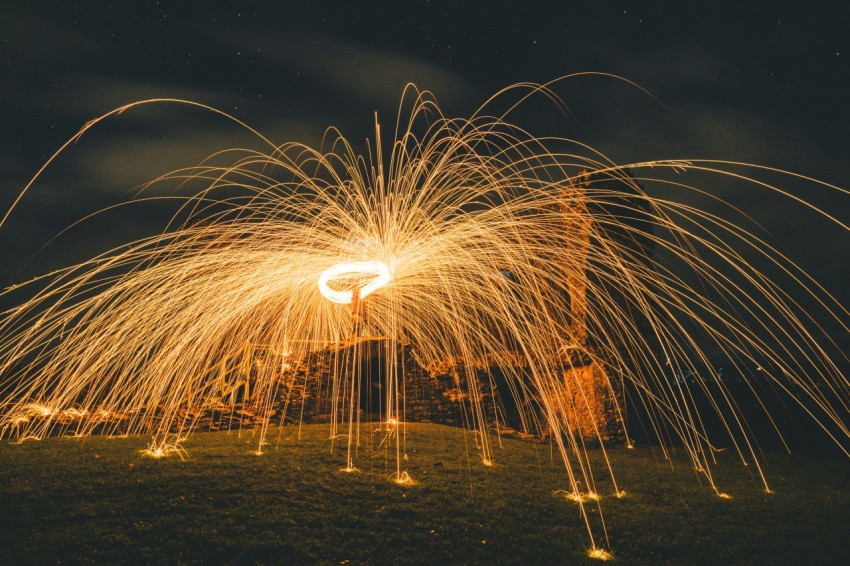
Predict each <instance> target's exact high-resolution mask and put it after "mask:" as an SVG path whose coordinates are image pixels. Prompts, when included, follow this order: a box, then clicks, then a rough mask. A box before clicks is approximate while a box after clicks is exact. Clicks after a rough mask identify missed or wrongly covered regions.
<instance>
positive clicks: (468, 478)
mask: <svg viewBox="0 0 850 566" xmlns="http://www.w3.org/2000/svg"><path fill="white" fill-rule="evenodd" d="M299 431H300V439H299ZM328 434H329V433H328V427H327V426H326V425H310V426H306V425H305V426H304V427H302V428H300V429H299V427H297V426H291V427H284V428H280V429H277V428H273V429H272V430H271V432H270V434H269V438H270V440H271V445H270V446H268V447H267V448H266V453H265V454H264V455H262V456H257V455H256V454H255V453H254V451H255V450H256V449H257V439H256V438H255V437H253V435H252V433H251V432H250V431H248V432H242V433H241V435H240V434H238V433H236V432H231V433H229V434H228V433H223V432H222V433H199V434H195V435H193V436H192V437H191V438H189V439H188V440H187V441H186V442H185V443H184V447H185V448H186V450H187V451H188V454H189V456H188V458H187V459H186V460H185V461H181V460H180V459H179V458H178V457H176V456H173V457H170V458H164V459H159V460H156V459H152V458H149V457H146V456H144V455H142V454H141V452H140V451H141V450H142V449H143V448H145V446H146V444H147V442H148V439H147V438H140V437H129V438H89V439H83V440H78V439H69V438H50V439H45V440H42V441H38V442H25V443H24V444H20V445H17V444H9V443H8V442H4V443H3V444H2V445H0V486H2V487H0V494H2V495H1V496H0V563H2V564H19V563H62V564H65V563H106V564H113V563H163V562H166V563H196V562H214V563H236V564H243V563H245V564H256V563H285V564H297V563H317V562H318V563H326V564H349V563H350V564H357V563H375V564H384V563H401V564H404V563H410V564H413V563H416V564H422V563H434V564H456V563H491V564H492V563H496V564H503V563H504V564H529V563H583V562H593V561H590V560H589V559H587V557H586V552H587V549H588V547H589V540H588V537H587V533H586V529H585V526H584V523H583V521H582V520H581V519H580V517H579V513H578V507H577V506H576V504H575V503H573V502H570V501H568V500H566V499H564V498H563V497H559V496H556V495H553V492H555V491H556V490H558V489H563V488H565V487H566V486H567V483H566V477H565V472H564V468H563V464H561V463H559V461H558V458H557V456H556V455H553V453H552V449H551V446H550V445H549V444H546V443H531V442H525V441H518V440H513V439H503V440H502V441H501V444H502V446H501V447H497V448H496V453H495V457H496V461H495V465H494V466H492V467H485V466H483V465H481V463H480V461H479V460H478V458H477V456H476V455H475V451H474V442H475V438H474V436H473V435H472V434H471V433H469V432H465V431H463V430H460V429H455V428H450V427H443V426H437V425H427V424H415V425H409V431H408V435H407V453H408V460H407V461H406V462H405V464H406V469H407V470H408V471H409V473H410V475H411V476H412V477H413V479H414V480H415V481H416V484H415V485H413V486H408V487H403V486H399V485H396V484H394V483H393V482H391V481H389V480H388V479H387V478H388V476H389V475H390V474H391V473H392V472H393V471H394V469H395V468H394V464H393V462H392V460H391V458H390V454H389V453H388V451H387V450H386V449H385V446H386V444H381V441H382V440H383V433H374V434H370V425H364V427H363V437H362V439H361V440H362V441H361V447H360V454H359V457H358V460H357V462H356V464H357V466H358V467H359V468H360V470H361V471H360V473H353V474H345V473H341V472H340V471H339V469H340V468H341V467H342V466H343V465H344V463H345V443H344V441H341V442H339V443H337V444H336V445H335V446H332V445H331V443H330V441H329V440H328ZM278 439H280V442H279V444H278ZM591 455H592V458H593V460H594V461H595V462H597V463H601V462H602V453H601V451H600V450H598V449H597V450H596V451H593V452H592V453H591ZM609 455H610V458H611V461H612V463H613V466H614V470H615V472H616V473H617V481H618V486H619V488H620V489H624V490H626V492H627V493H628V495H627V496H626V497H625V498H622V499H617V498H615V497H613V493H614V487H613V485H612V483H611V482H610V480H605V479H604V478H602V476H601V474H600V480H599V483H598V484H597V490H598V491H599V493H600V494H601V495H602V496H603V499H602V502H601V504H602V509H603V513H604V519H605V524H606V526H607V529H608V534H609V537H610V541H611V547H612V549H613V552H614V555H615V557H616V560H617V562H618V563H623V564H659V563H671V564H687V563H705V564H708V563H711V564H752V563H773V564H775V563H813V564H821V563H836V564H837V563H846V560H847V557H848V555H850V537H848V533H850V488H848V486H850V461H847V460H845V459H835V458H828V457H826V456H824V457H818V456H805V457H800V456H788V455H785V454H768V455H767V456H766V464H767V474H768V477H769V479H771V480H772V485H771V487H772V489H773V490H774V491H775V493H774V494H772V495H771V494H766V493H764V491H763V489H762V487H761V486H760V484H759V482H758V478H757V476H756V475H755V473H754V471H753V467H752V466H750V467H743V466H742V465H741V464H740V462H739V461H738V460H736V459H735V458H734V456H733V454H731V453H730V452H728V451H726V452H722V453H720V454H719V455H718V457H719V458H720V460H719V463H718V467H717V471H716V478H717V479H718V481H719V483H720V487H721V489H722V490H723V491H725V492H727V493H729V494H731V495H732V496H733V498H732V499H730V500H724V499H720V498H718V497H717V496H716V495H714V493H713V492H712V491H711V489H710V488H709V487H708V486H706V485H705V482H704V481H703V483H702V485H701V484H700V481H699V478H698V476H697V475H696V474H695V473H694V471H693V468H692V466H691V465H690V464H689V462H688V461H687V459H686V458H685V457H684V455H683V454H678V455H676V454H674V455H673V458H672V462H670V461H665V460H664V457H663V454H662V452H661V451H660V450H658V449H657V448H656V449H653V448H650V447H638V448H637V449H635V450H626V449H625V448H615V449H613V450H611V451H610V454H609ZM671 463H672V464H673V466H671ZM593 520H594V522H596V523H598V516H596V515H595V514H594V516H593Z"/></svg>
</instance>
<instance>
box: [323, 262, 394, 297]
mask: <svg viewBox="0 0 850 566" xmlns="http://www.w3.org/2000/svg"><path fill="white" fill-rule="evenodd" d="M367 275H373V276H374V277H373V278H372V279H370V280H369V282H368V283H366V284H365V285H358V286H357V287H356V288H358V289H359V290H360V292H359V294H358V296H359V298H360V299H365V298H366V297H368V296H369V295H371V294H372V293H374V292H375V291H377V290H378V289H380V288H382V287H386V285H387V284H388V283H389V282H390V279H391V276H390V270H389V269H388V268H387V266H386V264H384V263H383V262H381V261H354V262H346V263H337V264H335V265H333V266H331V267H329V268H327V269H326V270H325V271H323V272H322V274H321V275H320V276H319V290H320V291H321V292H322V295H324V296H325V298H326V299H328V300H329V301H331V302H334V303H339V304H341V305H348V304H351V301H352V300H353V299H354V297H353V294H354V290H353V289H346V290H343V291H337V290H334V289H331V287H330V285H329V284H330V283H331V282H332V281H336V280H338V279H345V280H350V279H355V278H356V279H362V278H363V277H365V276H367Z"/></svg>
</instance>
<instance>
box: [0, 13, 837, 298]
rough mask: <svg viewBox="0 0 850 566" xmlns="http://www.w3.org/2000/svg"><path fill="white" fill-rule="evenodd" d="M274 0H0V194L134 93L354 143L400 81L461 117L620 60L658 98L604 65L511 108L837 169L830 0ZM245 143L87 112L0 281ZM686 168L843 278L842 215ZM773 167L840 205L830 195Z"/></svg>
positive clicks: (3, 206) (695, 147)
mask: <svg viewBox="0 0 850 566" xmlns="http://www.w3.org/2000/svg"><path fill="white" fill-rule="evenodd" d="M208 4H215V5H216V6H215V7H209V6H208ZM295 4H296V3H294V2H261V3H250V2H244V1H241V2H214V3H205V2H197V3H195V2H179V3H178V2H174V3H168V2H112V3H99V2H85V3H79V5H76V6H75V5H74V3H72V2H70V1H69V2H33V1H10V0H5V1H4V2H2V4H0V37H2V43H0V69H2V71H0V96H2V104H0V124H2V128H0V212H3V213H5V211H6V210H7V209H8V207H9V204H10V203H11V201H12V200H13V199H14V197H15V195H17V194H18V193H19V192H20V190H21V188H22V187H23V186H24V185H25V184H26V181H27V180H28V178H29V177H30V176H32V174H33V173H35V171H36V170H37V169H38V167H39V166H40V165H41V163H43V161H44V160H45V159H46V158H47V157H49V155H50V154H51V153H52V152H53V151H55V149H57V148H58V147H59V146H60V145H61V144H62V143H63V142H64V141H65V140H67V139H68V138H69V137H70V136H72V135H73V134H74V133H75V132H76V131H77V130H78V129H79V128H80V127H81V126H82V125H83V124H84V123H85V122H87V121H88V120H90V119H92V118H94V117H96V116H98V115H100V114H103V113H105V112H107V111H109V110H111V109H113V108H115V107H117V106H120V105H122V104H125V103H127V102H131V101H135V100H140V99H144V98H150V97H176V98H185V99H190V100H195V101H199V102H203V103H205V104H208V105H211V106H215V107H218V108H221V109H222V110H225V111H227V112H230V113H232V114H233V115H235V116H236V117H238V118H240V119H242V120H244V121H246V122H247V123H249V124H250V125H252V126H254V127H255V128H257V129H258V130H260V131H261V132H263V133H264V134H265V135H266V136H268V137H269V138H271V139H272V140H273V141H275V142H284V141H302V142H307V143H311V144H318V143H319V140H320V139H321V135H322V133H323V131H324V129H325V127H327V126H329V125H336V126H338V127H339V128H340V129H341V130H342V131H343V133H345V134H346V135H347V136H348V137H349V138H350V139H352V141H355V142H358V143H359V142H360V141H362V140H363V139H364V138H365V137H366V136H368V135H370V133H371V128H372V123H373V119H374V118H373V115H374V112H376V111H377V112H378V114H379V116H380V117H381V120H382V123H384V124H385V125H386V127H387V129H389V127H390V126H391V125H392V123H393V121H394V119H395V113H396V109H397V106H398V102H399V99H400V96H401V92H402V88H403V87H404V85H405V83H407V82H415V83H416V84H417V85H419V86H420V87H422V88H427V89H430V90H432V91H433V92H434V93H435V94H436V96H437V98H438V100H439V101H440V103H441V105H442V107H443V110H444V112H445V113H446V114H448V115H456V116H465V115H468V114H469V113H470V111H472V110H473V109H474V108H476V107H477V106H478V105H479V104H480V103H482V102H483V101H484V100H485V99H486V98H487V97H488V96H489V95H490V94H492V93H494V92H495V91H496V90H498V89H500V88H502V87H505V86H507V85H509V84H512V83H515V82H519V81H538V82H545V81H548V80H551V79H554V78H556V77H559V76H563V75H567V74H571V73H576V72H581V71H598V72H604V73H614V74H617V75H620V76H623V77H625V78H627V79H629V80H632V81H635V82H636V83H638V84H640V85H641V86H642V87H644V88H646V89H647V90H649V91H650V92H652V94H653V95H654V96H655V97H657V99H658V101H659V102H660V104H659V102H656V101H654V100H653V99H652V98H650V97H648V96H646V95H645V94H643V93H641V92H640V91H638V90H637V89H635V88H631V87H629V86H627V85H626V84H625V83H623V82H621V81H616V80H612V79H610V78H602V77H585V78H580V79H574V80H569V81H565V82H562V83H560V84H559V85H558V87H557V88H556V90H557V92H558V94H560V95H561V96H562V97H563V99H564V100H565V101H566V103H567V104H568V105H569V106H570V108H571V109H572V111H573V117H572V119H565V118H562V117H560V115H559V114H558V113H557V112H555V111H553V110H554V109H553V108H552V107H551V106H547V105H546V104H545V103H543V101H541V105H540V107H541V110H540V113H539V114H537V113H535V112H530V113H528V114H527V115H525V116H526V117H527V119H528V123H525V124H523V125H526V126H529V127H530V128H531V129H534V126H537V125H540V126H543V127H544V128H551V130H549V131H548V132H546V133H557V134H559V135H562V136H567V137H573V138H577V139H579V140H581V141H583V142H586V143H588V144H590V145H592V146H594V147H595V148H597V149H598V150H600V151H602V152H603V153H605V154H606V155H608V156H609V157H610V158H611V159H613V160H614V161H616V162H619V163H627V162H632V161H639V160H648V159H668V158H718V159H729V160H735V161H746V162H753V163H758V164H763V165H769V166H774V167H779V168H782V169H788V170H792V171H796V172H800V173H803V174H807V175H810V176H813V177H816V178H819V179H822V180H825V181H828V182H831V183H834V184H837V185H839V186H842V187H847V188H850V169H848V166H847V157H848V155H850V141H848V140H850V137H848V135H847V132H848V131H850V112H848V110H847V100H848V99H850V65H848V61H850V45H848V37H850V33H848V29H850V17H849V16H848V11H847V9H846V8H843V7H842V3H841V2H833V3H820V4H819V3H817V2H794V3H787V4H786V3H771V2H749V3H741V4H745V5H744V6H740V5H738V3H730V4H729V6H728V7H726V8H723V9H721V8H719V7H718V6H717V3H714V2H711V3H705V4H704V5H699V4H698V3H693V2H669V3H659V2H584V3H577V2H569V1H566V2H533V1H520V2H516V1H511V2H501V1H489V2H441V3H440V2H376V3H359V2H302V3H297V5H295ZM599 4H603V5H604V6H602V7H600V6H599ZM128 5H132V6H135V8H132V9H129V8H126V7H124V6H128ZM293 5H294V6H293ZM556 5H557V6H559V7H553V6H556ZM544 106H545V108H543V107H544ZM532 110H535V111H536V108H535V107H532ZM553 118H554V119H553ZM244 144H252V145H253V146H254V147H259V146H258V145H257V144H256V143H254V142H252V141H251V140H250V139H249V138H248V137H246V136H245V135H243V134H242V133H241V132H240V131H239V130H238V129H237V128H235V127H234V126H233V125H232V124H229V123H227V122H226V121H224V120H221V119H217V118H214V117H212V116H211V115H209V114H206V113H203V112H201V111H198V110H193V109H190V108H186V107H173V106H169V107H159V108H148V109H145V110H139V111H134V112H132V113H130V114H127V115H124V116H122V117H120V118H118V119H115V120H112V121H110V122H109V123H108V124H104V125H103V126H102V127H98V128H97V129H95V130H93V131H92V132H91V133H90V134H89V135H88V136H87V137H86V138H84V139H83V140H82V141H81V142H80V143H78V144H77V145H76V146H75V147H74V148H73V149H72V150H71V151H70V152H68V153H67V154H66V155H64V156H63V157H62V158H61V159H60V160H59V161H58V162H57V163H56V165H55V167H53V168H51V169H50V170H49V171H48V172H47V174H46V175H45V176H44V178H43V179H42V180H41V181H40V182H39V183H37V184H36V185H35V186H34V187H33V189H32V191H31V193H30V194H29V195H27V197H26V199H25V200H24V202H23V203H22V204H21V205H20V206H19V207H18V208H17V209H16V210H15V212H14V213H13V215H12V217H11V218H10V220H9V222H8V223H7V225H6V226H3V227H2V228H0V257H2V263H0V285H6V284H8V283H12V282H16V281H20V280H21V279H22V278H25V277H27V276H29V275H32V274H35V273H40V272H43V271H45V270H46V269H49V268H50V267H52V266H54V265H57V264H61V263H62V262H63V261H65V258H72V257H73V258H74V259H82V258H83V257H86V256H87V255H90V254H91V253H93V252H94V251H102V250H103V249H106V247H109V246H112V245H118V244H120V243H121V239H122V238H123V239H125V240H126V239H127V238H135V237H138V236H140V235H145V234H148V233H150V231H151V230H152V229H156V228H155V227H156V226H158V224H157V223H156V222H153V223H152V221H154V220H156V219H157V218H159V220H160V221H161V220H164V218H162V215H161V214H160V215H159V216H158V211H157V210H156V209H154V208H151V209H140V210H137V211H136V212H134V214H135V216H129V217H124V218H123V219H122V220H121V221H120V222H118V221H114V220H113V221H112V222H113V224H112V225H108V226H106V227H103V226H100V227H98V228H97V229H96V230H103V232H97V234H102V236H93V235H92V233H91V232H88V233H87V232H85V231H82V232H79V234H78V235H77V236H76V239H74V236H73V235H71V236H69V238H68V239H67V240H66V243H65V245H64V247H63V246H62V245H58V246H51V247H50V248H48V250H47V251H44V252H41V253H40V254H39V255H38V256H37V257H36V258H35V259H32V258H33V255H34V254H35V252H36V251H37V250H38V249H39V248H40V247H41V246H42V245H43V244H44V243H45V242H47V241H48V240H49V239H50V238H51V237H52V236H54V235H56V233H57V232H58V231H59V230H60V229H62V228H64V227H66V226H67V225H69V224H70V223H72V222H73V221H75V220H77V219H79V218H80V217H82V216H83V215H85V214H87V213H89V212H91V211H93V210H96V209H98V208H101V207H103V206H106V205H108V204H111V203H114V202H118V201H121V200H124V199H126V198H127V196H128V195H129V194H131V191H132V189H133V188H134V187H135V186H137V185H138V184H140V183H142V182H144V181H146V180H149V179H150V178H152V177H154V176H156V175H158V174H160V173H163V172H165V171H169V170H171V169H173V168H176V167H179V166H185V165H192V164H195V163H197V162H198V161H199V160H200V159H201V158H203V157H204V156H206V155H207V154H209V153H211V152H212V151H215V150H218V149H223V148H227V147H232V146H237V145H244ZM710 184H711V183H710ZM705 188H707V189H709V190H716V191H717V193H718V194H720V195H721V196H723V197H724V198H727V199H729V200H730V201H732V202H734V203H735V204H736V205H738V206H741V207H742V209H744V211H745V212H747V213H749V214H752V215H753V216H754V217H755V218H756V220H758V221H760V222H762V223H763V224H764V225H765V227H766V228H768V229H769V230H770V231H771V233H772V234H773V235H774V236H775V237H776V238H777V240H778V241H779V242H781V245H782V246H784V247H783V249H786V250H787V251H788V252H789V253H790V254H791V255H792V256H794V257H795V259H799V261H800V262H801V263H802V264H803V265H804V266H805V267H806V268H807V269H809V270H810V271H811V272H812V273H813V275H815V276H816V277H817V278H819V279H820V280H823V281H824V282H825V284H826V285H827V287H828V288H829V289H830V290H832V291H834V292H836V293H838V294H839V295H842V297H843V298H845V299H850V292H847V291H846V289H845V286H846V285H845V284H846V282H848V281H850V268H848V264H850V261H849V260H850V234H848V233H847V232H845V231H841V230H837V229H834V228H830V227H829V225H828V224H827V223H826V222H817V221H816V220H817V219H816V218H815V217H814V215H810V214H806V213H804V211H802V209H801V207H800V206H799V205H797V204H793V203H790V202H789V203H782V202H778V201H776V202H775V201H774V200H773V199H766V200H765V199H764V198H763V197H762V196H760V195H761V193H757V192H754V191H748V190H744V189H742V188H740V187H738V186H736V185H730V184H728V183H722V182H718V183H716V186H715V185H712V186H709V187H705ZM788 188H789V189H790V190H792V191H795V192H797V194H799V196H801V197H803V198H806V199H808V200H811V201H813V202H814V203H816V204H817V205H818V206H822V207H825V208H827V209H828V210H829V211H830V212H831V213H832V214H834V215H836V216H837V217H838V218H839V219H841V220H843V221H848V220H850V213H848V210H850V208H848V204H850V199H848V198H847V197H844V196H839V195H837V194H836V193H834V192H829V191H825V190H821V189H816V188H814V187H813V186H812V185H801V184H800V185H798V184H795V183H789V186H788ZM649 189H650V190H653V188H652V187H651V186H650V187H649ZM116 222H117V225H116ZM107 223H108V221H107ZM152 227H154V228H152ZM847 302H850V300H848V301H847Z"/></svg>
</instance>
